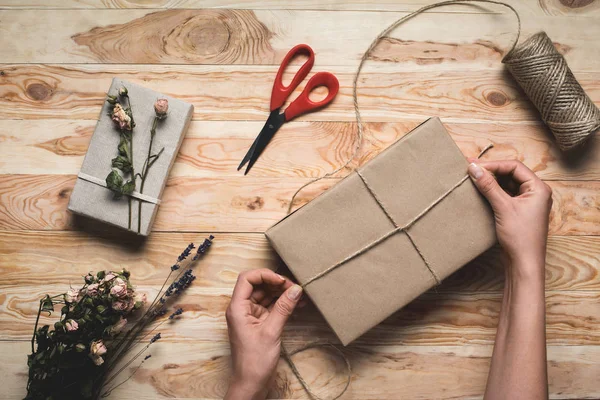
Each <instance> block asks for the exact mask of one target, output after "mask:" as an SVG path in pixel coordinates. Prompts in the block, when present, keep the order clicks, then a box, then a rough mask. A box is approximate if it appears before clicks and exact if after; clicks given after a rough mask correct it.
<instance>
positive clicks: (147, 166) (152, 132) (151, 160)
mask: <svg viewBox="0 0 600 400" xmlns="http://www.w3.org/2000/svg"><path fill="white" fill-rule="evenodd" d="M159 119H160V118H158V116H155V117H154V122H152V129H150V145H149V146H148V155H147V156H146V161H145V162H144V167H143V168H142V173H141V174H139V175H140V178H141V179H142V183H141V185H140V193H144V184H145V183H146V177H147V176H148V171H149V170H150V167H152V164H154V162H155V161H156V160H158V157H160V155H161V154H162V152H163V150H164V148H163V149H162V150H161V151H159V152H158V154H156V155H152V144H153V143H154V136H155V134H156V125H157V124H158V120H159ZM141 216H142V202H141V201H139V202H138V233H140V232H141V230H142V218H141Z"/></svg>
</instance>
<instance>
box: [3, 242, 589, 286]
mask: <svg viewBox="0 0 600 400" xmlns="http://www.w3.org/2000/svg"><path fill="white" fill-rule="evenodd" d="M206 235H208V233H207V234H202V233H164V232H156V233H153V234H152V235H151V236H150V237H149V238H148V240H147V241H144V242H141V241H140V240H139V239H138V238H136V237H134V236H131V235H127V234H125V233H122V234H115V232H111V231H107V232H93V233H90V232H85V231H83V232H59V231H56V232H43V231H38V232H28V231H4V232H2V231H0V242H1V243H2V246H1V248H0V285H2V286H18V285H26V286H35V285H37V284H39V282H40V277H43V282H44V284H45V285H64V284H66V283H67V282H70V283H71V284H73V285H76V284H78V283H79V282H81V277H82V276H84V275H85V274H86V273H87V272H89V271H98V270H102V269H104V270H110V269H113V268H115V266H118V268H126V269H128V270H130V271H132V273H133V275H134V277H135V283H136V285H138V286H140V287H144V286H156V285H160V284H162V282H163V281H164V279H165V278H166V276H167V274H168V270H169V266H170V265H171V264H172V262H173V261H174V259H175V257H176V256H177V255H178V254H179V253H180V252H181V250H182V248H183V247H184V246H185V245H186V244H187V243H189V242H194V243H196V244H197V243H200V242H201V241H202V240H203V238H204V237H205V236H206ZM31 249H35V251H31ZM255 268H270V269H273V270H275V269H277V268H279V269H280V271H287V270H286V269H285V266H284V265H283V263H282V262H281V260H280V259H279V257H277V255H276V254H275V252H274V251H273V250H272V249H271V246H270V245H269V243H268V242H267V240H266V238H265V237H264V236H263V235H262V234H238V233H231V234H230V233H226V234H218V235H217V238H216V239H215V242H214V244H213V246H212V247H211V250H210V252H209V253H208V254H207V255H206V256H205V258H204V259H203V260H202V261H201V262H200V263H199V264H198V266H197V268H196V275H197V279H196V283H195V285H197V286H199V287H202V288H207V289H216V288H229V289H231V288H232V287H233V285H234V284H235V281H236V279H237V275H238V274H239V273H240V272H243V271H246V270H250V269H255ZM503 270H504V268H503V265H502V264H501V261H500V249H499V248H498V247H494V248H493V249H491V250H490V251H488V252H486V253H484V254H483V255H482V256H480V257H478V258H477V259H475V260H474V261H473V262H471V263H470V264H469V265H467V266H465V267H464V268H463V269H461V270H459V271H458V272H456V273H455V274H453V275H451V276H450V277H449V278H447V279H446V280H445V281H444V282H443V284H442V285H441V286H439V287H437V288H436V291H437V292H440V293H446V292H455V293H483V292H489V293H499V292H500V291H501V290H502V287H503V282H504V271H503ZM573 290H577V291H584V290H585V291H600V237H596V236H590V237H586V236H570V237H561V236H551V237H550V238H549V240H548V251H547V259H546V291H547V292H558V291H573Z"/></svg>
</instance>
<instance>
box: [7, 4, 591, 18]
mask: <svg viewBox="0 0 600 400" xmlns="http://www.w3.org/2000/svg"><path fill="white" fill-rule="evenodd" d="M504 2H506V3H509V4H511V5H513V6H514V7H516V8H517V10H518V11H519V13H521V14H533V15H587V16H596V15H598V14H599V13H600V6H599V5H598V3H597V2H594V1H593V0H526V1H524V0H504ZM430 3H431V2H430V1H429V0H402V1H394V0H378V1H376V2H374V1H368V0H345V1H342V0H301V1H299V0H290V1H286V2H285V3H283V2H281V1H279V0H235V1H231V0H204V1H202V2H198V1H195V0H145V1H143V2H140V1H139V0H103V1H96V0H1V1H0V8H7V9H38V10H39V9H112V8H130V9H135V8H146V9H152V8H155V9H159V8H165V9H167V8H168V9H171V8H189V9H195V8H209V7H215V8H241V9H255V10H278V9H284V10H358V11H363V10H364V11H414V10H416V9H418V8H420V7H422V6H424V5H427V4H430ZM488 10H489V7H485V8H484V7H478V6H472V5H453V6H451V7H445V8H440V9H438V10H437V11H436V12H446V13H456V12H462V13H466V12H468V13H488V12H489V11H488Z"/></svg>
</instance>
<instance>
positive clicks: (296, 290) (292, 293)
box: [288, 285, 302, 301]
mask: <svg viewBox="0 0 600 400" xmlns="http://www.w3.org/2000/svg"><path fill="white" fill-rule="evenodd" d="M301 295H302V287H300V286H298V285H294V286H292V287H291V288H290V290H288V297H289V298H290V300H294V301H295V300H298V299H299V298H300V296H301Z"/></svg>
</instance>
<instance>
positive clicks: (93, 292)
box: [85, 283, 98, 297]
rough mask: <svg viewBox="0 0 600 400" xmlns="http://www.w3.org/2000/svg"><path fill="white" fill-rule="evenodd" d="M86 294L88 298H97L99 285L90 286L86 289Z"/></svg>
mask: <svg viewBox="0 0 600 400" xmlns="http://www.w3.org/2000/svg"><path fill="white" fill-rule="evenodd" d="M85 292H86V294H87V295H88V296H92V297H94V296H96V295H97V294H98V284H97V283H93V284H91V285H89V286H88V287H87V288H86V289H85Z"/></svg>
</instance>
